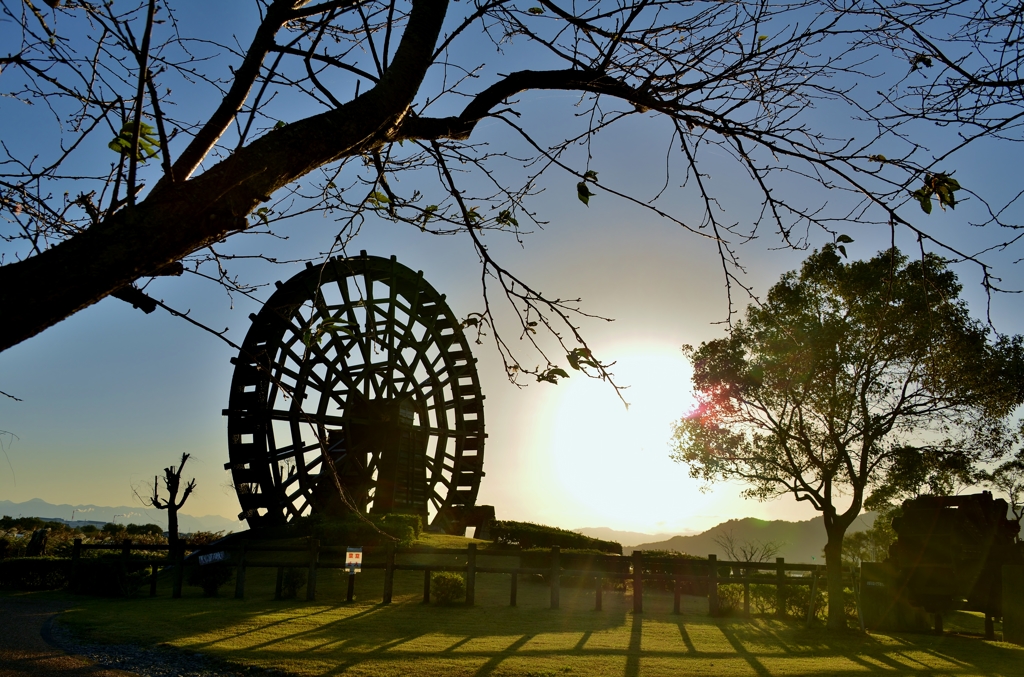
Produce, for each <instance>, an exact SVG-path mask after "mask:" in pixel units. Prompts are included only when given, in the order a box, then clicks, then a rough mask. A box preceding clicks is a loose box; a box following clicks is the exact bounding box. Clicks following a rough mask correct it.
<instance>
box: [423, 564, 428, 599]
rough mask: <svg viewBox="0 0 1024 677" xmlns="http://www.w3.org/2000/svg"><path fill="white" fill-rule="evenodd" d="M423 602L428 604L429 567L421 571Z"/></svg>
mask: <svg viewBox="0 0 1024 677" xmlns="http://www.w3.org/2000/svg"><path fill="white" fill-rule="evenodd" d="M423 603H424V604H430V569H425V570H424V571H423Z"/></svg>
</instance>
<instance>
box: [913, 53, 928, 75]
mask: <svg viewBox="0 0 1024 677" xmlns="http://www.w3.org/2000/svg"><path fill="white" fill-rule="evenodd" d="M921 66H924V67H925V68H931V67H932V58H931V57H930V56H928V55H927V54H915V55H914V56H912V57H911V58H910V70H914V71H916V70H917V69H918V68H920V67H921Z"/></svg>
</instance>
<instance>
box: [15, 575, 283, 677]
mask: <svg viewBox="0 0 1024 677" xmlns="http://www.w3.org/2000/svg"><path fill="white" fill-rule="evenodd" d="M71 603H72V602H70V601H62V600H52V599H47V600H41V599H38V598H36V597H35V596H34V595H30V594H29V595H0V677H27V676H29V675H32V676H33V677H38V676H40V675H58V674H59V675H61V676H62V677H63V676H70V677H243V676H253V677H287V676H288V675H289V673H286V672H282V671H280V670H264V669H262V668H250V667H247V666H241V665H236V664H232V663H228V662H226V661H221V660H218V659H215V658H211V657H209V656H204V655H202V654H198V653H192V652H189V651H183V650H181V649H175V648H173V647H155V648H146V647H140V646H134V645H131V644H95V643H91V642H86V641H82V640H81V639H79V638H77V637H75V636H74V635H73V634H72V633H71V631H70V630H68V629H67V628H66V627H65V626H64V625H62V624H61V623H60V622H57V620H56V619H57V616H58V615H59V614H60V612H61V611H63V610H64V609H66V608H67V607H68V606H70V604H71Z"/></svg>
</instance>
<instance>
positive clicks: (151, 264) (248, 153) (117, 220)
mask: <svg viewBox="0 0 1024 677" xmlns="http://www.w3.org/2000/svg"><path fill="white" fill-rule="evenodd" d="M447 7H448V2H447V0H414V2H413V9H412V12H411V14H410V17H409V23H408V25H407V27H406V30H405V32H404V34H403V36H402V40H401V42H400V43H399V47H398V49H397V50H396V51H395V57H394V59H393V60H392V62H391V65H390V66H389V67H388V70H387V72H385V74H384V76H383V77H382V78H381V80H380V82H378V83H377V85H376V86H375V87H373V88H372V89H370V90H368V91H367V92H365V93H364V94H362V95H360V96H359V97H357V98H355V99H354V100H352V101H351V102H349V103H347V104H345V105H343V106H341V107H340V108H336V109H334V110H330V111H327V112H325V113H321V114H319V115H314V116H312V117H309V118H306V119H304V120H299V121H297V122H294V123H292V124H290V125H287V126H285V127H283V128H281V129H277V130H274V131H272V132H270V133H268V134H266V135H265V136H263V137H261V138H259V139H257V140H256V141H254V142H252V143H251V144H249V145H248V146H246V147H245V148H243V149H241V150H239V151H238V152H237V153H235V154H233V155H231V156H230V157H228V158H226V159H225V160H223V161H221V162H219V163H218V164H216V165H215V166H213V167H211V168H210V169H209V170H208V171H206V172H204V173H203V174H202V175H200V176H197V177H196V178H194V179H192V180H189V181H180V182H176V183H169V182H161V184H160V185H158V186H156V187H155V188H154V189H153V191H152V192H151V193H150V194H149V195H148V196H147V197H146V199H145V200H143V201H142V202H140V203H139V204H138V205H136V206H135V207H126V208H124V209H122V210H121V211H119V212H118V213H116V214H114V215H113V216H111V217H109V218H107V219H105V220H104V221H102V222H101V223H99V224H97V225H96V226H94V227H92V228H90V229H89V230H87V231H85V232H83V233H81V234H78V235H75V236H74V237H72V238H70V239H68V240H65V241H64V242H61V243H60V244H58V245H56V246H54V247H52V248H51V249H48V250H46V251H44V252H43V253H41V254H39V255H37V256H33V257H31V258H28V259H26V260H23V261H18V262H16V263H11V264H7V265H4V266H0V317H3V318H4V325H5V331H4V332H0V351H2V350H5V349H7V348H9V347H11V346H14V345H17V344H18V343H20V342H22V341H24V340H25V339H28V338H30V337H32V336H35V335H36V334H38V333H40V332H42V331H43V330H45V329H47V328H48V327H51V326H53V325H54V324H57V323H58V322H60V321H61V320H63V319H65V318H67V317H69V316H70V315H72V314H74V313H76V312H78V311H79V310H82V309H84V308H86V307H88V306H90V305H92V304H94V303H96V302H98V301H100V300H101V299H103V298H104V297H106V296H108V295H109V294H111V293H113V292H115V291H117V290H119V289H121V288H123V287H125V286H126V285H129V284H131V283H132V282H133V281H135V280H136V279H138V278H140V277H148V276H152V275H154V274H156V273H158V272H159V271H160V270H161V269H162V268H164V267H165V266H167V265H168V264H170V263H172V262H174V261H178V260H180V259H181V258H183V257H185V256H188V255H189V254H191V253H192V252H194V251H196V250H198V249H202V248H203V247H207V246H209V245H211V244H214V243H216V242H219V241H221V240H223V239H224V238H225V237H227V236H229V235H231V234H234V233H237V232H240V231H242V230H245V229H246V228H247V227H248V223H247V219H246V216H247V215H248V214H250V213H251V212H252V211H253V209H255V208H256V206H257V205H258V204H259V203H261V202H265V201H267V200H269V199H270V196H271V195H273V193H274V192H275V191H276V190H278V189H280V188H282V187H284V186H286V185H288V184H289V183H291V182H293V181H295V180H296V179H298V178H300V177H302V176H304V175H305V174H308V173H309V172H311V171H313V170H314V169H316V168H318V167H322V166H324V165H326V164H329V163H331V162H334V161H336V160H339V159H341V158H344V157H351V156H353V155H358V154H361V153H365V152H368V151H370V150H372V149H374V148H377V147H380V146H381V145H383V144H385V143H388V142H390V141H393V140H396V139H397V138H398V137H399V133H400V129H401V126H402V123H403V122H404V121H405V119H406V117H407V115H408V113H409V110H410V108H409V107H410V106H411V104H412V102H413V99H414V98H415V96H416V93H417V92H418V91H419V87H420V84H421V83H422V81H423V78H424V77H425V75H426V72H427V69H428V68H429V66H430V64H431V63H432V56H433V49H434V45H435V44H436V42H437V37H438V35H439V34H440V31H441V26H442V24H443V23H444V17H445V13H446V10H447Z"/></svg>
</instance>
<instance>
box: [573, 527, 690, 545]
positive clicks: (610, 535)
mask: <svg viewBox="0 0 1024 677" xmlns="http://www.w3.org/2000/svg"><path fill="white" fill-rule="evenodd" d="M572 531H575V532H576V533H577V534H583V535H584V536H590V537H591V538H600V539H601V540H602V541H614V542H615V543H619V544H621V545H622V546H623V547H630V546H634V545H636V544H638V543H650V542H652V541H658V540H666V539H669V538H672V537H673V536H676V535H677V534H670V533H663V534H645V533H642V532H639V531H618V530H616V529H610V528H608V527H581V528H579V529H572ZM696 533H698V532H697V531H696V530H694V529H689V530H684V531H683V533H682V534H679V535H682V536H689V535H691V534H696Z"/></svg>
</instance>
